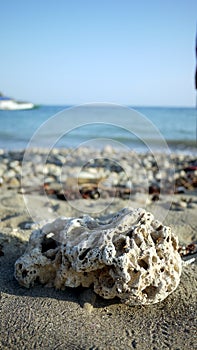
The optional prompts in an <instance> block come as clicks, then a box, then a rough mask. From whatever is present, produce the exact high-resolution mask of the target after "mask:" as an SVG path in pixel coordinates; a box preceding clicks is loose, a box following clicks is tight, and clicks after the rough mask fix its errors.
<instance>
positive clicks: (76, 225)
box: [15, 208, 182, 305]
mask: <svg viewBox="0 0 197 350" xmlns="http://www.w3.org/2000/svg"><path fill="white" fill-rule="evenodd" d="M181 268H182V262H181V258H180V255H179V253H178V240H177V238H176V237H175V236H174V234H173V233H172V232H171V229H170V227H166V226H164V225H162V224H161V223H160V222H158V221H157V220H154V217H153V215H152V214H151V213H148V212H146V211H145V210H144V209H131V208H125V209H123V210H121V211H120V212H118V213H117V214H115V215H113V216H111V217H109V218H108V219H105V220H99V219H93V218H91V217H89V216H83V217H80V218H58V219H56V220H55V221H53V222H51V223H48V224H46V225H45V226H43V228H42V229H41V230H35V231H33V232H32V234H31V237H30V240H29V243H28V247H27V250H26V252H25V253H24V255H23V256H21V257H20V258H19V259H18V260H17V261H16V263H15V277H16V279H17V280H18V282H19V283H20V284H21V285H23V286H25V287H30V286H32V285H34V283H35V282H36V281H38V282H40V283H42V284H47V285H49V286H55V287H56V288H61V289H64V288H65V287H66V286H68V287H78V286H83V287H90V286H93V288H94V291H95V293H97V294H99V295H100V296H102V297H104V298H106V299H111V298H114V297H119V298H120V299H121V301H122V302H125V303H127V304H129V305H135V304H144V305H145V304H153V303H157V302H159V301H161V300H163V299H165V298H166V297H167V296H168V295H169V294H170V293H172V292H173V291H174V290H175V289H176V287H177V286H178V283H179V280H180V275H181Z"/></svg>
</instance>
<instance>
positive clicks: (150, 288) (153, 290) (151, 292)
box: [142, 285, 158, 299]
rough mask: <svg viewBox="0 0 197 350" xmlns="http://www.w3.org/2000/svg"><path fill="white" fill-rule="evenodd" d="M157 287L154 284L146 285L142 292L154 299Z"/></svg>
mask: <svg viewBox="0 0 197 350" xmlns="http://www.w3.org/2000/svg"><path fill="white" fill-rule="evenodd" d="M157 290H158V288H157V287H155V286H151V285H150V286H148V287H146V288H144V289H143V291H142V293H144V294H146V295H147V297H148V298H149V299H154V298H155V295H156V294H157Z"/></svg>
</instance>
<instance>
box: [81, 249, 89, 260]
mask: <svg viewBox="0 0 197 350" xmlns="http://www.w3.org/2000/svg"><path fill="white" fill-rule="evenodd" d="M89 251H90V248H88V249H86V250H84V251H83V253H81V254H80V255H79V260H83V259H84V258H85V257H86V255H87V254H88V252H89Z"/></svg>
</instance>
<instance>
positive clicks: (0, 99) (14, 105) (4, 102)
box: [0, 94, 35, 111]
mask: <svg viewBox="0 0 197 350" xmlns="http://www.w3.org/2000/svg"><path fill="white" fill-rule="evenodd" d="M34 107H35V105H34V104H33V103H31V102H22V101H16V100H13V99H12V98H10V97H6V96H3V95H2V94H0V110H9V111H15V110H20V109H32V108H34Z"/></svg>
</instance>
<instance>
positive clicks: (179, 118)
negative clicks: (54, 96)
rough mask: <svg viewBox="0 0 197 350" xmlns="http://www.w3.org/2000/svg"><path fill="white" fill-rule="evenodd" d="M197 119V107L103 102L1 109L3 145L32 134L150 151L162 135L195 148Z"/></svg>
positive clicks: (45, 140)
mask: <svg viewBox="0 0 197 350" xmlns="http://www.w3.org/2000/svg"><path fill="white" fill-rule="evenodd" d="M132 109H134V110H135V111H137V112H138V113H140V114H139V115H138V114H137V113H136V112H133V111H132ZM62 111H64V112H62ZM59 112H60V113H59ZM58 113H59V114H58ZM196 118H197V110H196V109H195V108H176V107H173V108H172V107H169V108H167V107H129V108H127V107H120V106H117V107H116V106H115V105H99V104H97V105H91V106H89V105H85V106H82V107H70V106H64V107H63V106H40V107H37V108H35V109H32V110H24V111H0V125H1V127H0V148H3V149H7V150H20V149H24V148H26V147H27V146H28V143H29V141H30V140H32V138H33V143H32V144H31V145H33V146H36V147H50V148H51V147H78V146H79V145H81V144H83V143H84V142H85V144H87V145H90V146H91V142H89V141H90V140H92V139H94V140H95V141H94V145H96V146H97V147H100V146H102V144H103V142H105V143H107V144H108V143H109V144H110V143H111V140H112V143H113V142H117V145H118V143H119V144H121V145H122V144H123V145H126V146H127V147H129V148H132V149H134V150H136V151H144V150H145V149H146V147H147V142H149V140H150V141H151V142H153V144H154V145H155V147H159V141H158V134H159V135H161V137H162V138H163V139H164V140H165V141H166V143H167V145H168V146H169V148H170V149H171V150H173V151H177V150H181V151H185V150H191V151H192V152H195V147H196ZM49 121H53V123H51V122H49ZM37 135H39V137H37ZM102 140H103V141H102ZM144 140H146V141H145V142H144ZM147 140H148V141H147ZM88 142H89V143H88Z"/></svg>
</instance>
